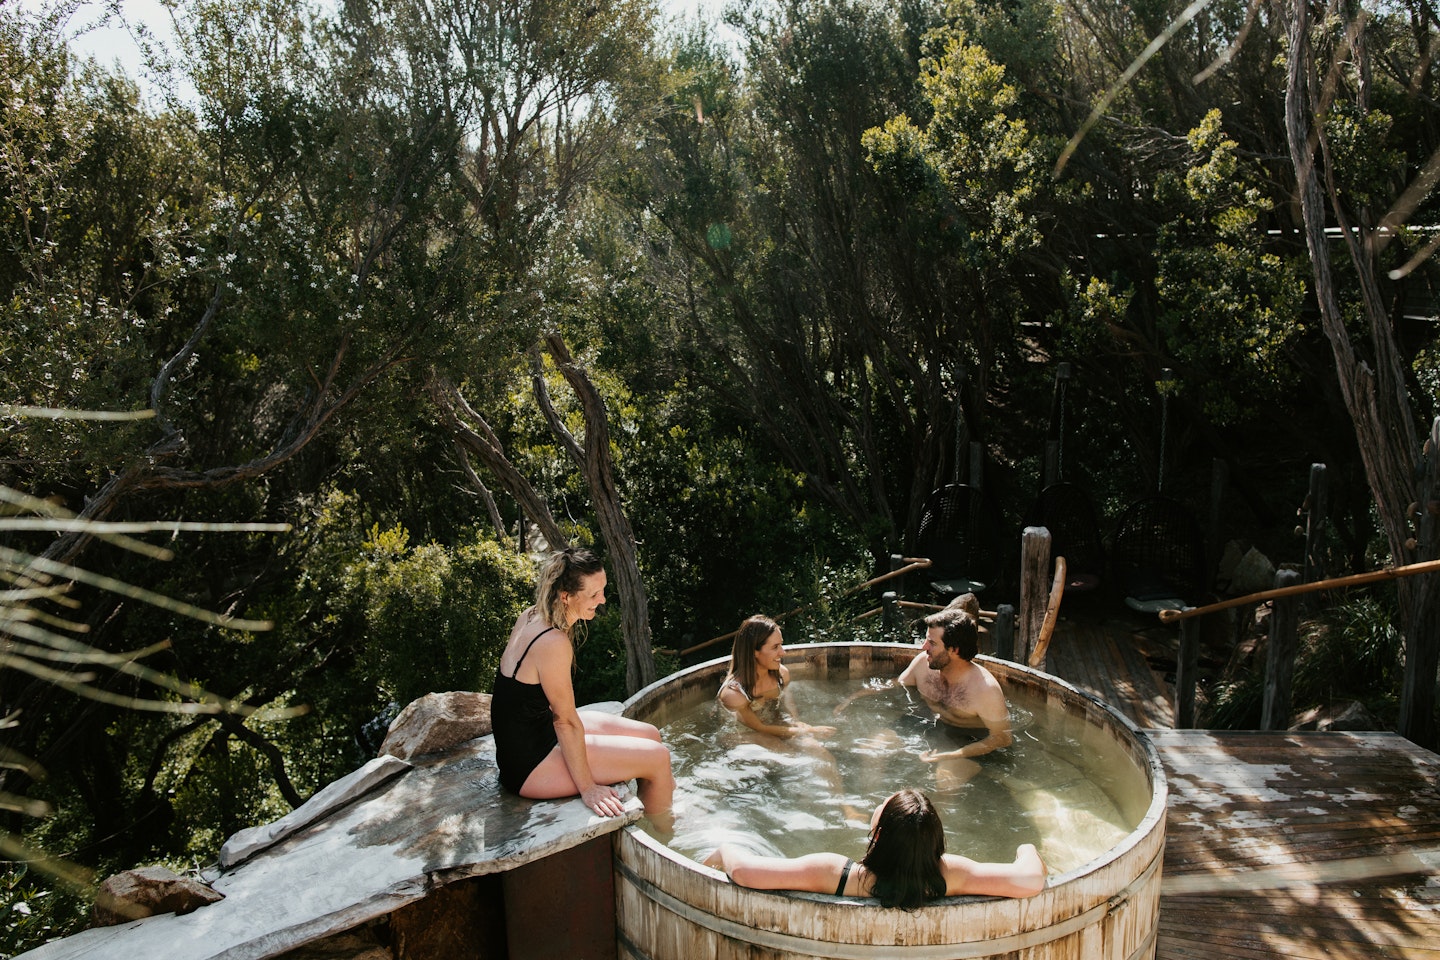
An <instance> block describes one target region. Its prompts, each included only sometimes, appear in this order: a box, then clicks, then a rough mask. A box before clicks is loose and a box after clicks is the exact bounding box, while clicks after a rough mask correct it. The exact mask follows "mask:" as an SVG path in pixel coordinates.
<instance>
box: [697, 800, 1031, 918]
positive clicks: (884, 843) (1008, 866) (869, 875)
mask: <svg viewBox="0 0 1440 960" xmlns="http://www.w3.org/2000/svg"><path fill="white" fill-rule="evenodd" d="M705 865H706V866H707V867H715V868H716V869H718V870H721V871H723V872H724V873H726V874H727V875H728V876H729V877H730V879H731V880H732V881H733V882H735V883H737V884H739V885H740V886H742V887H751V888H753V889H756V890H801V891H806V892H809V893H830V894H834V895H835V896H837V897H840V896H853V897H875V898H876V899H878V900H879V901H880V905H881V906H885V907H900V908H901V909H904V910H913V909H915V908H916V907H919V906H921V905H923V904H924V903H925V902H926V901H928V900H934V899H937V898H939V897H955V896H960V895H962V894H970V895H979V896H993V897H1033V896H1034V895H1035V894H1037V893H1039V892H1040V891H1041V890H1044V889H1045V864H1044V863H1042V862H1041V860H1040V854H1039V853H1038V852H1037V851H1036V849H1035V847H1034V845H1033V844H1029V843H1026V844H1021V845H1020V846H1019V847H1018V848H1016V851H1015V859H1014V861H1013V862H1011V863H980V862H978V861H975V860H971V859H970V858H969V857H961V856H957V855H956V854H953V853H946V852H945V827H944V825H943V824H942V823H941V822H940V815H939V814H938V813H936V812H935V807H934V805H933V804H931V802H930V798H929V797H927V796H925V794H923V793H921V792H920V791H919V790H911V789H905V790H900V791H898V792H897V793H892V794H891V795H890V796H888V797H886V798H885V800H884V801H883V802H881V804H880V806H878V807H876V808H875V814H874V816H872V817H871V819H870V843H869V846H868V847H867V848H866V850H865V856H863V857H862V858H861V859H860V860H859V861H858V862H857V861H855V860H851V859H850V858H848V857H844V856H841V855H840V854H838V853H810V854H806V855H805V856H802V857H763V856H759V855H757V854H753V853H750V852H748V851H746V850H743V849H741V848H740V847H738V846H736V845H735V844H733V843H724V844H721V845H720V848H719V849H718V850H716V851H715V852H714V853H712V854H710V856H708V857H706V858H705Z"/></svg>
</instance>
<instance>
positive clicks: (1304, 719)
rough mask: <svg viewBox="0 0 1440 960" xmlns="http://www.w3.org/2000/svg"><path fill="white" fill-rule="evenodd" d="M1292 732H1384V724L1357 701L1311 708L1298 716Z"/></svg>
mask: <svg viewBox="0 0 1440 960" xmlns="http://www.w3.org/2000/svg"><path fill="white" fill-rule="evenodd" d="M1290 729H1291V730H1383V729H1385V726H1384V724H1382V723H1381V722H1380V721H1379V720H1376V719H1375V715H1374V714H1372V713H1371V712H1370V711H1369V710H1367V709H1366V708H1365V704H1363V703H1360V702H1359V701H1356V700H1351V701H1348V702H1346V703H1344V704H1339V705H1336V706H1331V707H1311V708H1310V709H1309V710H1306V711H1304V712H1302V713H1299V714H1296V715H1295V716H1294V717H1293V718H1292V720H1291V723H1290Z"/></svg>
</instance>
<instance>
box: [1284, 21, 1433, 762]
mask: <svg viewBox="0 0 1440 960" xmlns="http://www.w3.org/2000/svg"><path fill="white" fill-rule="evenodd" d="M1416 13H1417V16H1416V17H1415V18H1414V19H1412V20H1411V21H1410V22H1411V24H1412V25H1416V26H1419V27H1420V28H1421V32H1420V36H1421V37H1422V38H1424V37H1429V38H1432V39H1433V36H1434V23H1433V20H1430V19H1428V18H1424V17H1420V16H1418V13H1419V11H1416ZM1397 33H1398V31H1391V30H1385V31H1381V30H1380V29H1377V27H1376V26H1375V25H1374V24H1373V22H1372V20H1371V18H1370V17H1369V15H1368V14H1367V13H1366V12H1365V11H1364V10H1362V9H1359V8H1358V6H1356V7H1349V6H1347V7H1345V8H1343V9H1342V10H1340V11H1337V16H1335V17H1334V18H1333V19H1331V20H1329V21H1328V22H1325V23H1323V24H1315V23H1313V22H1312V20H1311V11H1310V6H1309V4H1307V3H1304V2H1297V3H1294V4H1293V5H1292V6H1291V8H1290V12H1289V49H1290V59H1289V70H1288V78H1287V79H1288V83H1287V87H1286V97H1285V104H1286V111H1285V119H1286V131H1287V134H1288V136H1289V143H1290V158H1291V163H1292V164H1293V166H1294V170H1295V179H1296V184H1297V188H1298V194H1299V201H1300V207H1301V213H1302V216H1303V220H1304V225H1305V239H1306V245H1307V247H1308V249H1309V252H1310V260H1311V264H1312V267H1313V274H1314V276H1313V280H1314V285H1315V287H1314V289H1315V299H1316V302H1317V304H1318V306H1319V309H1320V317H1321V320H1322V322H1323V324H1324V329H1325V335H1326V338H1327V339H1328V340H1329V341H1330V346H1331V348H1332V350H1333V353H1334V358H1335V369H1336V374H1337V376H1338V378H1339V381H1340V388H1341V392H1342V394H1343V396H1344V398H1345V406H1346V409H1347V410H1348V411H1349V414H1350V418H1351V422H1352V423H1353V425H1354V429H1355V433H1356V436H1357V438H1358V439H1359V441H1360V453H1361V457H1362V458H1363V460H1364V463H1365V473H1366V477H1367V479H1368V481H1369V485H1370V490H1371V493H1372V495H1373V496H1374V498H1375V503H1376V505H1377V507H1378V508H1379V513H1380V521H1381V525H1382V528H1383V530H1384V533H1385V539H1386V542H1387V544H1388V546H1389V549H1390V556H1391V557H1392V558H1393V559H1394V560H1395V561H1396V562H1400V561H1401V560H1403V561H1405V562H1410V561H1413V560H1420V559H1430V558H1433V557H1434V556H1435V555H1436V554H1435V550H1436V545H1435V544H1434V543H1424V544H1417V543H1416V542H1415V540H1414V537H1413V534H1414V531H1413V530H1412V528H1411V512H1410V508H1409V504H1410V503H1411V502H1412V500H1413V498H1414V497H1415V496H1416V493H1417V488H1416V462H1417V458H1418V456H1419V450H1420V443H1419V437H1418V434H1417V429H1416V424H1417V420H1418V411H1417V409H1416V407H1415V405H1414V404H1413V403H1412V401H1411V398H1410V390H1409V381H1410V376H1409V372H1408V371H1407V369H1406V364H1405V361H1404V359H1403V354H1402V349H1401V345H1400V342H1399V338H1398V336H1397V329H1396V328H1397V320H1398V319H1399V317H1398V316H1397V306H1398V304H1399V303H1400V302H1403V297H1402V296H1398V294H1399V293H1400V291H1396V292H1394V293H1391V294H1390V295H1388V296H1387V294H1386V292H1385V290H1384V287H1385V286H1386V285H1388V283H1389V282H1391V281H1392V279H1403V278H1404V277H1405V276H1406V275H1407V274H1409V273H1410V271H1409V270H1404V271H1400V272H1399V277H1395V276H1394V274H1392V273H1391V272H1390V271H1387V270H1386V269H1385V259H1386V257H1385V254H1386V248H1387V246H1388V247H1389V248H1390V250H1394V248H1395V247H1394V246H1391V245H1390V244H1388V243H1387V241H1388V236H1387V234H1389V233H1390V232H1391V231H1394V230H1396V229H1397V228H1398V227H1399V225H1400V223H1402V222H1403V221H1404V220H1405V219H1406V218H1407V216H1408V215H1409V214H1410V213H1411V212H1413V210H1414V209H1415V206H1416V204H1415V203H1414V202H1413V201H1407V198H1406V195H1404V194H1402V195H1401V196H1400V197H1396V198H1395V200H1394V201H1393V203H1394V205H1393V206H1392V207H1391V209H1390V212H1389V213H1388V214H1387V215H1385V216H1384V217H1377V216H1376V215H1375V212H1374V210H1373V208H1372V204H1373V203H1375V202H1376V201H1381V202H1384V201H1386V200H1389V198H1390V196H1391V194H1390V191H1389V190H1387V189H1386V188H1387V187H1389V183H1388V182H1387V181H1389V180H1390V179H1391V176H1390V175H1387V174H1388V171H1387V172H1383V173H1381V172H1380V171H1376V170H1375V169H1374V168H1373V167H1369V168H1367V167H1366V166H1365V165H1364V164H1365V163H1366V161H1373V160H1374V159H1375V158H1376V152H1375V151H1374V150H1373V148H1371V149H1369V150H1365V151H1363V152H1347V151H1346V149H1345V148H1346V147H1347V146H1350V145H1352V144H1353V143H1354V142H1355V140H1356V139H1357V138H1359V137H1372V136H1380V137H1382V138H1383V137H1384V136H1385V135H1386V133H1387V132H1388V131H1389V130H1390V129H1391V128H1392V124H1393V120H1394V118H1393V117H1391V116H1387V115H1386V113H1385V111H1383V110H1381V109H1379V107H1378V106H1377V105H1376V104H1375V103H1374V102H1373V100H1372V96H1373V93H1372V83H1374V81H1375V77H1374V75H1373V74H1372V72H1371V71H1372V63H1371V52H1370V51H1371V44H1372V43H1373V42H1374V41H1375V40H1377V39H1380V38H1381V37H1385V38H1387V39H1389V38H1393V37H1395V36H1396V34H1397ZM1385 46H1386V47H1387V50H1388V52H1390V53H1392V54H1394V53H1397V52H1399V51H1402V50H1403V48H1397V47H1394V46H1390V45H1389V44H1386V45H1385ZM1426 49H1428V47H1427V48H1426ZM1401 55H1402V56H1403V53H1402V54H1401ZM1402 62H1403V61H1402ZM1410 62H1412V63H1416V64H1418V63H1419V59H1418V57H1414V56H1413V54H1412V56H1411V60H1410ZM1321 65H1323V67H1324V69H1323V70H1322V69H1320V66H1321ZM1397 65H1398V64H1397ZM1428 74H1429V71H1426V70H1423V69H1417V70H1415V71H1412V72H1410V74H1409V76H1408V77H1406V79H1407V80H1409V81H1410V82H1412V83H1413V82H1415V81H1419V82H1420V89H1421V90H1428V87H1429V84H1428V83H1427V82H1426V81H1427V80H1428ZM1429 102H1430V103H1433V100H1432V101H1429ZM1421 103H1424V101H1417V102H1416V104H1415V106H1416V108H1418V109H1420V110H1421V111H1422V112H1424V113H1427V114H1428V113H1430V112H1431V111H1430V110H1429V109H1428V105H1427V106H1421ZM1382 156H1383V154H1382ZM1430 163H1432V164H1433V160H1431V161H1430ZM1376 173H1381V175H1380V176H1379V177H1376V176H1375V174H1376ZM1367 174H1368V176H1367ZM1426 179H1427V178H1426V175H1425V174H1424V173H1423V172H1422V173H1421V174H1420V180H1419V181H1418V182H1417V183H1415V184H1414V185H1413V186H1410V191H1411V195H1417V196H1418V195H1423V192H1426V191H1427V188H1426V187H1425V186H1424V184H1425V182H1426ZM1332 221H1333V223H1334V224H1335V226H1337V227H1338V229H1339V235H1340V240H1341V242H1342V243H1343V245H1344V248H1345V251H1346V253H1347V254H1348V257H1349V267H1350V269H1351V270H1352V271H1353V273H1352V278H1353V284H1354V286H1353V287H1352V288H1349V289H1346V288H1344V287H1342V286H1341V284H1340V283H1339V282H1338V278H1337V275H1336V274H1337V271H1336V269H1335V265H1334V264H1333V262H1332V258H1331V253H1330V249H1331V241H1330V239H1329V237H1328V235H1327V234H1328V227H1329V225H1330V223H1331V222H1332ZM1396 246H1398V245H1396ZM1357 327H1358V328H1359V329H1356V328H1357ZM1361 331H1363V332H1361ZM1428 455H1429V456H1434V455H1436V454H1435V452H1434V451H1431V452H1430V453H1429V454H1428ZM1417 550H1418V551H1420V552H1419V555H1418V556H1417V555H1416V551H1417ZM1397 591H1398V594H1399V600H1400V609H1399V621H1400V628H1401V632H1402V634H1403V635H1404V638H1405V655H1406V678H1405V683H1404V691H1403V698H1402V701H1401V706H1400V732H1401V733H1403V734H1405V735H1406V736H1408V737H1409V738H1410V739H1412V740H1414V741H1415V742H1416V743H1419V744H1421V745H1422V746H1427V747H1434V746H1436V745H1437V743H1440V738H1437V728H1436V722H1435V683H1436V668H1437V663H1440V642H1437V639H1436V638H1437V636H1440V590H1435V589H1434V588H1433V585H1431V584H1427V583H1423V582H1419V578H1407V579H1405V580H1402V581H1400V582H1399V584H1398V585H1397Z"/></svg>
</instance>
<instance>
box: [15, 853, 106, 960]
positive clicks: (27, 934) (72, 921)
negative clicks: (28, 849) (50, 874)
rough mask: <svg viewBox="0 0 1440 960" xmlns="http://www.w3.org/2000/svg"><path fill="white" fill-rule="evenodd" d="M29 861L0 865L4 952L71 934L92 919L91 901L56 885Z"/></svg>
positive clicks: (29, 946) (29, 947) (33, 945)
mask: <svg viewBox="0 0 1440 960" xmlns="http://www.w3.org/2000/svg"><path fill="white" fill-rule="evenodd" d="M48 879H49V878H46V877H42V876H37V875H35V874H34V873H32V872H31V871H30V869H29V868H28V867H27V866H26V865H25V864H17V863H7V864H5V865H4V867H3V868H0V916H3V919H0V956H5V957H12V956H14V955H15V954H17V953H22V952H24V951H26V950H30V949H33V948H34V947H36V946H38V945H39V944H41V943H44V942H46V941H47V940H53V939H56V938H58V937H64V936H69V935H70V934H72V933H75V932H77V931H79V930H82V929H84V928H85V925H86V924H87V923H88V922H89V919H90V915H89V905H88V904H87V903H86V902H85V901H84V900H83V899H82V898H79V897H76V896H74V895H72V894H66V893H64V892H62V891H60V890H57V889H55V888H54V887H52V886H51V885H50V884H49V882H48Z"/></svg>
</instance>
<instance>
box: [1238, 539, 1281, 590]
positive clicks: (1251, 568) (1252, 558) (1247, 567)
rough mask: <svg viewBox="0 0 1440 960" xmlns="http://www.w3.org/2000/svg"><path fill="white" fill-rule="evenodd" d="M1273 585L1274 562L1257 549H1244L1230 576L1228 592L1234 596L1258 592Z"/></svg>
mask: <svg viewBox="0 0 1440 960" xmlns="http://www.w3.org/2000/svg"><path fill="white" fill-rule="evenodd" d="M1274 586H1275V564H1274V563H1272V562H1270V558H1269V557H1267V556H1265V554H1263V553H1261V552H1260V551H1259V550H1256V549H1255V548H1254V547H1251V548H1250V549H1249V550H1246V551H1245V554H1244V555H1243V556H1242V557H1241V558H1240V562H1239V563H1238V564H1237V565H1236V566H1235V573H1234V575H1233V576H1232V577H1231V578H1230V592H1231V593H1232V594H1235V595H1236V596H1244V595H1245V594H1248V593H1259V592H1260V591H1262V590H1270V589H1272V588H1273V587H1274Z"/></svg>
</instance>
